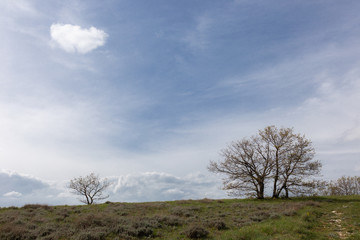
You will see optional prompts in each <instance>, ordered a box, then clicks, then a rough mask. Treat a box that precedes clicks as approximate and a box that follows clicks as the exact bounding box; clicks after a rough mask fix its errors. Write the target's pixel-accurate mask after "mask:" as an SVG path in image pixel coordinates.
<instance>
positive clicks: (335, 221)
mask: <svg viewBox="0 0 360 240" xmlns="http://www.w3.org/2000/svg"><path fill="white" fill-rule="evenodd" d="M331 213H332V216H331V218H330V225H331V228H332V229H334V230H335V232H336V233H337V234H338V235H339V238H340V239H346V238H348V237H349V233H348V232H347V231H346V229H345V227H344V226H343V224H342V216H343V213H341V212H338V211H335V210H334V211H331Z"/></svg>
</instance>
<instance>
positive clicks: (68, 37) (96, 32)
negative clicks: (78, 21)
mask: <svg viewBox="0 0 360 240" xmlns="http://www.w3.org/2000/svg"><path fill="white" fill-rule="evenodd" d="M50 35H51V38H52V40H53V41H54V42H55V43H57V44H58V46H59V47H60V48H62V49H63V50H65V51H66V52H70V53H73V52H79V53H82V54H85V53H88V52H91V51H93V50H94V49H96V48H98V47H100V46H103V45H104V44H105V41H106V38H107V37H108V34H107V33H105V32H104V31H103V30H100V29H97V28H95V27H90V28H88V29H86V28H82V27H80V26H78V25H71V24H59V23H57V24H52V25H51V27H50Z"/></svg>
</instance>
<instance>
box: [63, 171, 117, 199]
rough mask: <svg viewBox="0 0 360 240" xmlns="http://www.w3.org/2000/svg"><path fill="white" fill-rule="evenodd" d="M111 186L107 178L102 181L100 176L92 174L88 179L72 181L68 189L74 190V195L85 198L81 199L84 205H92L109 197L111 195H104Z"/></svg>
mask: <svg viewBox="0 0 360 240" xmlns="http://www.w3.org/2000/svg"><path fill="white" fill-rule="evenodd" d="M109 186H110V182H109V181H108V180H107V179H106V178H105V179H103V180H101V179H100V178H99V176H98V175H95V173H91V174H90V175H87V176H86V177H78V178H74V179H72V180H71V181H70V184H69V185H68V188H70V189H72V193H74V194H77V195H80V196H83V197H84V198H85V199H79V200H80V201H81V202H82V203H86V204H88V205H91V204H93V203H95V202H96V201H98V200H103V199H106V198H108V197H109V195H105V196H104V195H103V193H104V191H105V190H106V188H108V187H109Z"/></svg>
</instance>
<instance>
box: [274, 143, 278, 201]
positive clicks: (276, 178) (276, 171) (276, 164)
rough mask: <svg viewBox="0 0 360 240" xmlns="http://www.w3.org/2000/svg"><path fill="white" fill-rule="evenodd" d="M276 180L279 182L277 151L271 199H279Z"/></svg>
mask: <svg viewBox="0 0 360 240" xmlns="http://www.w3.org/2000/svg"><path fill="white" fill-rule="evenodd" d="M278 180H279V150H278V149H276V156H275V176H274V188H273V196H272V197H273V198H279V194H278V193H277V182H278Z"/></svg>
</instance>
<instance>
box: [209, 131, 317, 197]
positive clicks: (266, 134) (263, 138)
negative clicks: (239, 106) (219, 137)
mask: <svg viewBox="0 0 360 240" xmlns="http://www.w3.org/2000/svg"><path fill="white" fill-rule="evenodd" d="M314 154H315V151H314V148H313V147H312V144H311V141H309V140H308V139H306V138H305V136H302V135H300V134H294V133H293V129H292V128H281V129H277V128H276V127H275V126H269V127H266V128H265V129H264V130H260V131H259V133H258V135H256V136H253V137H251V138H249V139H244V140H242V141H238V142H233V143H232V144H231V145H229V146H228V148H226V149H224V150H222V157H223V158H224V159H223V161H220V162H219V163H216V162H210V165H209V170H210V171H212V172H215V173H221V174H224V175H225V176H226V177H225V178H224V181H223V183H224V189H226V190H231V191H232V192H231V193H235V194H239V193H240V194H241V193H242V192H245V193H247V194H253V193H255V195H256V197H257V198H264V193H265V192H266V191H265V186H266V185H267V183H269V182H270V179H272V197H274V198H278V197H279V196H280V195H281V194H282V192H285V193H284V196H285V197H289V192H292V193H293V194H299V193H305V192H307V191H308V189H307V188H311V187H312V186H313V184H312V182H313V181H312V180H313V179H311V177H312V176H314V175H316V174H318V173H319V172H320V169H321V163H320V162H319V161H314V160H313V157H314Z"/></svg>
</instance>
